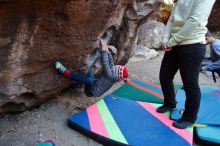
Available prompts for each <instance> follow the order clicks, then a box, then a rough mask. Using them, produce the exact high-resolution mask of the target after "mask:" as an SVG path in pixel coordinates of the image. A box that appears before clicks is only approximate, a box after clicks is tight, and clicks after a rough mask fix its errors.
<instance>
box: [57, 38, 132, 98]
mask: <svg viewBox="0 0 220 146" xmlns="http://www.w3.org/2000/svg"><path fill="white" fill-rule="evenodd" d="M101 59H102V67H103V71H102V72H101V73H100V75H99V76H98V77H97V78H96V79H95V78H94V75H93V73H92V72H91V71H89V72H88V74H87V75H86V76H84V75H81V74H77V73H74V72H71V71H70V70H69V69H67V68H66V67H65V66H64V65H63V64H62V63H61V62H60V61H55V67H56V69H58V70H59V71H60V72H61V73H62V74H64V75H65V76H67V77H69V78H71V79H74V80H76V81H80V82H82V83H84V84H85V94H86V95H87V96H89V97H91V96H95V97H99V96H101V95H102V94H103V93H105V92H106V91H107V90H108V89H109V88H111V87H112V85H113V84H114V83H115V82H118V81H120V80H124V81H125V82H126V80H127V78H128V70H127V68H126V67H125V66H123V65H114V62H113V59H112V55H111V53H110V52H109V50H108V46H107V40H106V39H101Z"/></svg>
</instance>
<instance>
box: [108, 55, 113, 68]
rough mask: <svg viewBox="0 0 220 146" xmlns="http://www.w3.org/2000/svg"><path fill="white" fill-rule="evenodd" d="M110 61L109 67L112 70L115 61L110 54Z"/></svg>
mask: <svg viewBox="0 0 220 146" xmlns="http://www.w3.org/2000/svg"><path fill="white" fill-rule="evenodd" d="M108 59H109V65H110V67H111V68H112V67H113V66H114V61H113V58H112V54H111V53H110V52H109V53H108Z"/></svg>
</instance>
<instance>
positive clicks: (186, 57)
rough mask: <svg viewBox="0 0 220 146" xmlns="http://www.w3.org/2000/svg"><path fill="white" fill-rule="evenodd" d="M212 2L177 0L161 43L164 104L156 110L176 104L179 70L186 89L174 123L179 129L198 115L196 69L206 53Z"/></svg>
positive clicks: (165, 108)
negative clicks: (183, 104)
mask: <svg viewBox="0 0 220 146" xmlns="http://www.w3.org/2000/svg"><path fill="white" fill-rule="evenodd" d="M214 3H215V0H177V2H176V4H175V6H174V9H173V11H172V14H171V16H170V18H169V20H168V22H167V25H166V31H165V34H164V36H163V45H162V49H163V50H164V51H165V55H164V57H163V60H162V63H161V68H160V83H161V87H162V91H163V94H164V104H163V105H162V106H161V107H159V108H157V112H159V113H164V112H166V111H168V110H172V109H174V108H176V100H175V92H174V86H173V79H174V76H175V74H176V73H177V71H178V70H179V71H180V75H181V78H182V81H183V86H184V90H185V92H186V102H185V111H184V112H183V115H182V117H181V118H180V119H178V120H177V121H175V122H174V123H173V126H174V127H176V128H179V129H184V128H186V127H188V126H190V125H192V124H193V123H194V122H195V121H196V118H197V113H198V110H199V106H200V98H201V93H200V88H199V84H198V78H199V71H200V65H201V61H202V59H203V58H204V55H205V44H206V42H205V34H206V32H207V28H206V25H207V23H208V17H209V15H210V13H211V10H212V7H213V5H214Z"/></svg>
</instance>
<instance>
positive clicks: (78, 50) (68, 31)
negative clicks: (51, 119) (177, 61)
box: [0, 0, 162, 114]
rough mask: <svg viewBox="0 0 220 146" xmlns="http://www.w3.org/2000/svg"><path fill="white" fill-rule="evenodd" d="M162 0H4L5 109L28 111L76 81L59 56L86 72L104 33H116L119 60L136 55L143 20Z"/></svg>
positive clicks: (0, 4) (0, 74)
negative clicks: (62, 70) (59, 65)
mask: <svg viewBox="0 0 220 146" xmlns="http://www.w3.org/2000/svg"><path fill="white" fill-rule="evenodd" d="M161 2H162V0H151V1H148V0H101V1H100V0H0V64H1V65H0V114H3V113H8V112H17V111H24V110H26V109H28V108H31V107H34V106H37V105H39V104H40V103H42V102H43V101H45V100H47V99H49V98H52V97H54V95H56V94H58V93H59V92H61V91H62V90H64V89H66V88H68V87H70V86H71V84H72V83H74V82H73V81H71V80H69V79H67V78H65V77H64V76H62V75H60V74H59V73H58V72H57V71H56V70H55V68H54V66H53V62H54V60H56V59H59V60H61V61H62V63H63V64H64V65H65V66H67V67H68V68H70V69H71V70H74V71H77V72H80V73H86V72H88V70H90V69H93V70H95V72H98V71H97V70H98V69H100V67H96V64H97V62H98V61H100V54H99V47H100V45H99V44H100V41H99V40H100V38H101V37H102V36H103V34H104V33H105V32H107V31H108V32H110V33H112V37H111V38H109V40H110V41H109V43H110V45H112V46H115V48H117V55H114V58H115V63H120V64H125V63H127V62H128V60H129V58H130V57H131V56H132V52H133V51H132V49H133V48H134V44H135V39H136V34H137V29H138V26H139V25H140V22H141V21H142V20H146V19H147V18H148V17H150V15H151V13H152V12H154V11H157V9H159V7H160V4H161Z"/></svg>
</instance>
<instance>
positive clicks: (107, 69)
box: [101, 40, 113, 78]
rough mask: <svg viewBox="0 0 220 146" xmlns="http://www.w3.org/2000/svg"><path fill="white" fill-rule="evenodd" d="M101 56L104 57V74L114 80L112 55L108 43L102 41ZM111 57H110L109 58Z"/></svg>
mask: <svg viewBox="0 0 220 146" xmlns="http://www.w3.org/2000/svg"><path fill="white" fill-rule="evenodd" d="M101 49H102V50H101V56H102V66H103V70H104V73H105V74H106V75H107V76H108V77H109V78H113V77H112V70H111V68H112V63H113V60H112V56H111V54H110V52H109V51H108V46H107V42H106V41H105V40H101ZM109 56H110V57H109Z"/></svg>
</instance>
